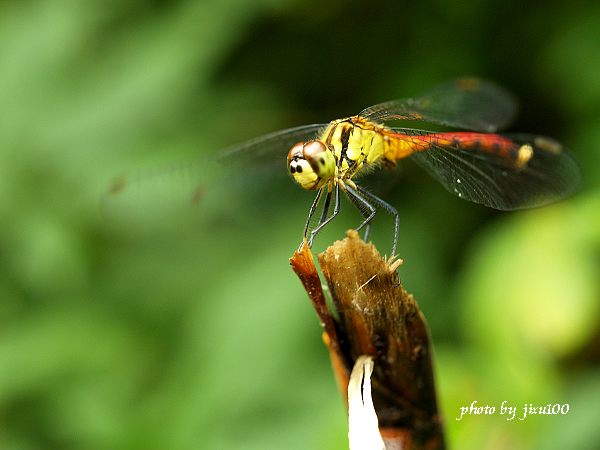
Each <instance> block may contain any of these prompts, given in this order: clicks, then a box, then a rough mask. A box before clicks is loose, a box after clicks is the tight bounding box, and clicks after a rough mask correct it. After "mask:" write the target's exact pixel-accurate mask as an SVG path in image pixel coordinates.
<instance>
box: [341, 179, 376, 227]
mask: <svg viewBox="0 0 600 450" xmlns="http://www.w3.org/2000/svg"><path fill="white" fill-rule="evenodd" d="M345 189H346V193H347V194H348V197H349V198H350V200H351V201H352V203H354V205H355V206H356V207H357V208H358V210H359V211H360V213H361V215H362V216H363V218H364V220H363V222H362V223H361V224H360V225H359V226H358V227H356V231H360V230H362V229H363V227H367V231H366V233H365V234H366V235H367V236H368V233H369V230H370V227H371V221H372V220H373V217H375V213H376V212H377V210H376V209H375V207H374V206H373V205H371V204H370V203H369V202H368V200H367V199H365V198H364V197H363V196H362V195H361V194H359V193H358V192H357V191H355V190H354V189H353V188H351V187H350V186H348V185H346V187H345Z"/></svg>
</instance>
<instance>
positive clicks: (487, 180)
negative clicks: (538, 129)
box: [398, 129, 581, 210]
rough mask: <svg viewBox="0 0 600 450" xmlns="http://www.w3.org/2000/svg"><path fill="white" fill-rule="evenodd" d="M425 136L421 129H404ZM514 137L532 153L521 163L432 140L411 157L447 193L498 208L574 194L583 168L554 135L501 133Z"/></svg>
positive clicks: (535, 203) (531, 204) (532, 204)
mask: <svg viewBox="0 0 600 450" xmlns="http://www.w3.org/2000/svg"><path fill="white" fill-rule="evenodd" d="M398 131H401V132H402V133H406V134H412V135H416V134H419V135H425V134H427V133H428V132H425V131H420V130H407V129H404V130H400V129H398ZM502 136H503V137H504V138H508V139H510V140H511V141H512V142H513V144H514V148H512V149H510V150H511V151H512V153H513V154H518V151H519V149H520V148H521V146H523V145H525V144H528V145H530V146H531V149H532V150H533V153H532V155H531V158H530V159H529V160H528V161H527V163H526V164H525V165H523V166H521V167H519V166H518V165H517V164H516V163H515V160H510V159H507V158H506V157H502V156H499V155H498V154H495V153H493V152H491V151H489V150H485V149H482V148H474V147H471V148H467V147H464V146H461V145H460V144H457V143H448V144H445V145H440V144H437V143H435V142H431V143H430V145H429V148H428V149H427V150H423V151H419V152H415V153H413V154H412V155H411V156H410V158H411V159H413V160H414V161H415V162H416V163H417V164H419V165H420V166H422V167H423V168H424V169H425V170H426V171H427V172H429V174H430V175H431V176H433V178H435V179H436V180H438V181H439V182H440V183H441V184H442V185H443V186H444V187H445V188H446V189H447V190H448V191H449V192H451V193H452V194H454V195H456V196H458V197H460V198H463V199H465V200H470V201H472V202H475V203H480V204H482V205H485V206H489V207H491V208H495V209H500V210H513V209H522V208H530V207H535V206H542V205H545V204H548V203H551V202H554V201H557V200H560V199H562V198H564V197H567V196H569V195H571V194H572V193H573V192H575V191H576V190H577V189H578V187H579V185H580V184H581V175H580V170H579V167H578V165H577V163H576V162H575V159H574V158H573V156H572V155H571V154H570V152H569V151H568V150H567V149H565V148H564V147H562V146H561V145H560V144H559V143H558V142H556V141H554V140H553V139H550V138H546V137H541V136H535V135H526V134H511V135H508V134H507V135H502Z"/></svg>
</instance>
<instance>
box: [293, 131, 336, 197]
mask: <svg viewBox="0 0 600 450" xmlns="http://www.w3.org/2000/svg"><path fill="white" fill-rule="evenodd" d="M287 163H288V171H289V173H290V175H291V176H292V178H293V179H294V181H295V182H296V183H298V184H299V185H300V186H301V187H302V188H303V189H320V188H322V187H323V186H325V185H326V184H327V183H328V182H329V181H330V180H331V179H332V178H333V177H334V176H335V171H336V161H335V157H334V155H333V153H332V152H331V151H330V150H329V149H328V148H327V146H326V145H325V144H324V143H323V142H321V141H318V140H313V141H308V142H298V143H297V144H296V145H294V146H293V147H292V148H291V150H290V151H289V153H288V157H287Z"/></svg>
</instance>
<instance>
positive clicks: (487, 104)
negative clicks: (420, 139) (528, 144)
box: [359, 78, 517, 132]
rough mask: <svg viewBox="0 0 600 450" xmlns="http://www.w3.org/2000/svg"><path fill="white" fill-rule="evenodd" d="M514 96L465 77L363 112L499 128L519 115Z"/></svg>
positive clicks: (386, 117) (480, 128)
mask: <svg viewBox="0 0 600 450" xmlns="http://www.w3.org/2000/svg"><path fill="white" fill-rule="evenodd" d="M516 112H517V103H516V101H515V99H514V98H513V96H512V95H511V94H510V93H509V92H507V91H506V90H504V89H502V88H501V87H499V86H497V85H495V84H494V83H491V82H489V81H484V80H479V79H476V78H461V79H458V80H455V81H451V82H449V83H445V84H442V85H440V86H438V87H436V88H434V89H433V90H432V91H430V92H428V93H426V94H425V95H423V96H421V97H416V98H408V99H402V100H392V101H389V102H385V103H380V104H378V105H374V106H371V107H369V108H366V109H364V110H363V111H361V113H360V114H359V116H361V117H363V118H365V119H367V120H371V121H374V122H385V121H389V120H418V121H423V122H430V123H434V124H439V125H445V126H449V127H457V128H462V129H466V130H474V131H484V132H495V131H497V130H500V129H503V128H505V127H506V126H507V125H508V124H509V123H510V122H511V121H512V120H513V118H514V117H515V115H516Z"/></svg>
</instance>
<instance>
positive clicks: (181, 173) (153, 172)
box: [102, 124, 326, 216]
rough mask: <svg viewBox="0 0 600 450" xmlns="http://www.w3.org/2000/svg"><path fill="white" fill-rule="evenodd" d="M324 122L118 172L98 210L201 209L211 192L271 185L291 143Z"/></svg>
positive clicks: (163, 211)
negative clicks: (169, 162) (192, 156)
mask: <svg viewBox="0 0 600 450" xmlns="http://www.w3.org/2000/svg"><path fill="white" fill-rule="evenodd" d="M323 126H326V125H322V124H319V125H316V124H315V125H304V126H300V127H295V128H288V129H286V130H281V131H277V132H275V133H271V134H267V135H264V136H261V137H258V138H255V139H252V140H249V141H246V142H244V143H242V144H239V145H235V146H232V147H230V148H226V149H224V150H222V151H220V152H218V153H217V154H216V155H214V154H213V155H203V156H202V157H200V158H198V159H196V160H191V161H187V162H182V163H180V164H177V165H172V166H170V167H162V168H157V169H149V170H145V171H139V172H137V173H132V174H129V175H125V176H121V177H119V178H117V179H116V180H114V181H113V182H112V184H111V185H110V186H109V187H108V189H107V191H106V192H105V194H104V196H103V198H102V209H103V210H104V212H105V213H107V214H108V215H109V216H121V215H123V214H124V213H126V214H129V213H130V212H140V211H141V214H148V215H149V216H152V215H155V216H160V215H164V214H169V212H170V211H173V212H174V211H183V212H185V211H187V210H191V209H192V207H193V206H194V205H202V207H203V209H202V211H205V210H206V209H205V208H206V205H207V204H208V203H209V199H210V198H212V197H216V195H215V191H220V192H224V191H227V190H229V191H232V190H238V191H240V192H239V193H243V192H244V191H247V190H248V188H249V187H253V186H256V185H259V184H260V182H261V180H265V181H266V180H269V181H270V182H271V184H272V182H273V181H274V180H273V177H275V178H277V174H282V175H283V176H285V175H286V174H287V170H286V157H287V153H288V151H289V149H290V148H291V147H292V145H294V144H295V143H297V142H298V141H305V140H309V139H312V138H314V137H315V135H316V133H317V131H319V130H320V129H321V128H323ZM282 178H283V177H282ZM241 184H244V185H245V188H244V187H240V186H239V185H241ZM237 188H239V189H237ZM232 195H233V194H232Z"/></svg>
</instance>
